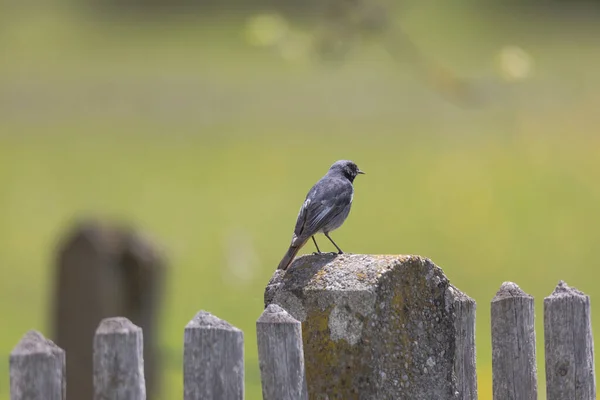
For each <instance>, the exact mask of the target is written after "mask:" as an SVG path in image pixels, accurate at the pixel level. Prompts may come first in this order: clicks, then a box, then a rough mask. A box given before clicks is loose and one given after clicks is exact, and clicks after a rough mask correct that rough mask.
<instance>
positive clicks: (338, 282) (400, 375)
mask: <svg viewBox="0 0 600 400" xmlns="http://www.w3.org/2000/svg"><path fill="white" fill-rule="evenodd" d="M462 302H466V303H469V304H471V303H474V302H473V300H472V299H470V298H469V297H468V296H466V295H464V294H462V293H460V291H458V289H456V288H455V287H453V286H452V285H450V283H449V281H448V279H447V278H446V277H445V276H444V274H443V271H442V270H441V269H440V268H439V267H437V266H436V265H435V264H433V263H432V262H431V261H430V260H428V259H426V258H423V257H420V256H389V255H376V256H370V255H360V254H343V255H339V256H338V255H332V254H323V255H310V256H304V257H300V258H298V259H297V260H296V261H295V262H294V263H293V264H292V265H291V266H290V268H289V269H288V270H287V271H286V272H285V273H281V272H276V273H275V274H274V276H273V278H272V279H271V282H270V283H269V285H268V286H267V290H266V292H265V303H266V304H269V303H276V304H278V305H280V306H281V307H283V308H284V309H286V310H287V311H288V312H289V313H290V314H291V315H292V316H293V317H294V318H296V319H298V320H299V321H301V322H302V337H303V346H304V358H305V368H306V379H307V385H308V393H309V398H311V399H320V398H330V399H342V398H343V399H383V398H410V399H415V400H419V399H428V400H429V399H432V398H435V399H442V400H443V399H456V398H461V399H475V398H476V391H477V389H476V373H475V363H474V359H473V360H471V359H470V358H469V357H464V356H463V355H464V354H470V353H469V351H474V345H475V344H474V336H473V337H468V338H459V336H460V333H459V332H461V331H465V329H464V328H465V326H471V325H473V326H474V323H475V319H474V312H473V313H471V312H470V310H473V309H474V307H460V304H462ZM459 303H460V304H459ZM464 310H467V311H464ZM466 347H468V349H467V348H466ZM471 347H472V348H471ZM457 371H458V372H457Z"/></svg>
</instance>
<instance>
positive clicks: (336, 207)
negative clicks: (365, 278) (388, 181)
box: [277, 160, 365, 270]
mask: <svg viewBox="0 0 600 400" xmlns="http://www.w3.org/2000/svg"><path fill="white" fill-rule="evenodd" d="M364 173H365V172H364V171H361V170H360V168H358V166H357V165H356V164H355V163H354V162H352V161H350V160H338V161H336V162H334V163H333V164H332V165H331V167H330V168H329V170H328V171H327V173H326V174H325V175H324V176H323V177H322V178H321V179H320V180H319V181H318V182H317V183H315V185H314V186H313V187H312V188H311V189H310V190H309V192H308V194H307V195H306V198H305V199H304V203H303V204H302V206H301V207H300V211H299V212H298V218H297V220H296V226H295V228H294V234H293V235H292V242H291V244H290V247H289V249H288V251H287V252H286V253H285V255H284V256H283V259H282V260H281V262H280V263H279V266H278V267H277V269H282V270H287V268H288V267H289V265H290V264H291V263H292V261H293V260H294V257H296V254H298V251H300V249H301V248H302V246H304V245H305V244H306V242H307V241H308V239H311V238H312V240H313V242H314V244H315V247H316V248H317V253H316V254H321V250H320V249H319V245H317V241H316V239H315V235H316V234H317V233H323V234H324V235H325V237H327V239H329V240H330V241H331V243H333V245H334V246H335V248H336V249H337V250H338V254H343V253H344V252H343V251H342V249H341V248H340V247H339V246H338V245H337V244H336V243H335V242H334V241H333V239H332V238H331V236H329V234H330V233H331V232H332V231H334V230H335V229H338V228H339V227H340V226H342V224H343V223H344V221H345V220H346V218H347V217H348V214H349V213H350V207H351V206H352V199H353V198H354V185H353V183H354V179H355V178H356V177H357V176H358V175H359V174H364Z"/></svg>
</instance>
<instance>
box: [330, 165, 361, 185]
mask: <svg viewBox="0 0 600 400" xmlns="http://www.w3.org/2000/svg"><path fill="white" fill-rule="evenodd" d="M329 172H330V173H336V174H341V175H343V176H345V177H346V178H348V179H349V180H350V182H354V178H356V176H357V175H359V174H364V172H363V171H361V170H360V168H358V166H357V165H356V164H354V163H353V162H352V161H350V160H339V161H336V162H334V163H333V165H332V166H331V167H330V168H329Z"/></svg>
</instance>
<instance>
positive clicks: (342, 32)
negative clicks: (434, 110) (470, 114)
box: [314, 0, 474, 105]
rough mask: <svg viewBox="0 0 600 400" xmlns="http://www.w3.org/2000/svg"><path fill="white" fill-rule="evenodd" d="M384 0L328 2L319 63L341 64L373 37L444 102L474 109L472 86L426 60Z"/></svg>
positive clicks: (317, 47)
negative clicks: (359, 46)
mask: <svg viewBox="0 0 600 400" xmlns="http://www.w3.org/2000/svg"><path fill="white" fill-rule="evenodd" d="M393 11H394V10H392V6H391V3H390V2H389V1H387V0H329V1H327V2H325V3H324V8H323V9H322V12H321V18H320V24H319V27H318V28H317V32H316V37H315V43H314V50H315V52H316V53H317V55H318V57H319V58H320V59H321V60H328V61H338V62H340V61H343V60H344V59H345V57H346V56H347V55H348V53H349V52H350V51H351V50H352V48H353V47H354V46H355V45H356V44H357V43H358V42H360V40H361V38H363V37H367V36H368V37H375V38H376V41H377V42H378V43H380V44H381V45H382V46H383V47H384V48H385V50H386V51H387V52H388V53H389V54H390V56H391V57H392V58H393V59H394V60H395V61H396V62H398V63H404V64H406V65H408V66H410V67H412V69H413V71H414V73H415V74H416V75H417V76H419V77H420V79H421V80H422V81H423V82H424V83H425V84H426V85H428V86H429V87H431V88H432V89H433V90H435V91H437V92H438V93H440V94H441V95H442V96H444V97H445V98H447V99H449V100H451V101H454V102H458V103H460V104H462V105H474V97H473V83H472V82H469V81H468V80H467V79H464V78H461V77H459V76H458V75H457V74H456V73H455V72H454V71H452V70H450V69H449V68H447V67H445V66H443V65H442V64H440V63H438V62H436V61H434V60H433V58H431V57H428V56H426V55H425V54H424V52H423V51H422V50H421V49H420V48H419V47H418V46H417V45H416V44H415V42H414V41H413V40H412V39H411V38H410V37H409V35H408V34H406V32H405V31H404V30H403V29H402V27H401V26H400V25H399V24H398V23H396V22H395V21H394V18H392V17H391V16H392V13H393Z"/></svg>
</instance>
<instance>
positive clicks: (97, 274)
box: [51, 220, 165, 400]
mask: <svg viewBox="0 0 600 400" xmlns="http://www.w3.org/2000/svg"><path fill="white" fill-rule="evenodd" d="M56 268H57V274H56V278H55V282H54V297H53V298H52V303H53V310H52V313H53V315H52V317H51V323H52V325H53V333H52V338H53V339H54V341H55V342H56V344H57V345H58V346H60V347H61V348H63V349H64V350H65V352H66V353H67V396H68V398H69V399H91V398H92V397H93V395H94V391H93V385H92V384H93V382H92V377H93V365H92V364H93V356H92V345H91V344H92V342H93V339H94V334H95V332H96V328H97V327H98V324H99V323H100V321H102V319H104V318H110V317H115V316H122V317H126V318H128V319H129V320H130V321H132V322H133V323H134V324H136V325H137V326H140V327H141V328H142V329H143V331H144V368H145V376H146V379H147V382H148V396H147V397H148V400H152V398H153V395H154V393H156V392H157V391H158V390H159V385H158V383H159V370H158V368H159V361H160V360H159V359H158V341H157V338H156V331H157V323H158V317H159V315H160V313H159V311H160V303H161V298H162V290H163V285H164V272H165V264H164V257H163V255H162V254H161V253H160V252H159V251H158V250H157V247H156V245H155V244H154V243H151V242H150V241H149V240H147V239H146V238H145V237H143V236H141V235H140V234H139V233H138V232H134V231H133V230H132V229H130V228H128V227H125V226H119V225H116V224H114V225H113V224H109V223H102V222H99V221H95V220H89V221H81V222H79V223H77V224H76V225H75V226H74V228H73V229H72V231H71V232H70V233H69V234H68V235H67V236H66V237H65V239H64V241H63V242H61V243H60V247H59V248H58V250H57V265H56ZM82 305H85V306H82Z"/></svg>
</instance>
